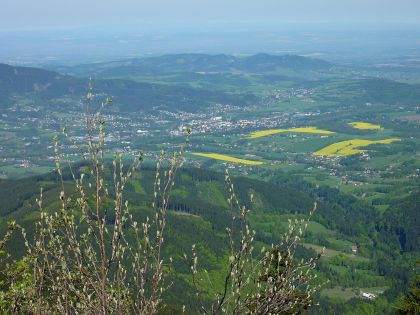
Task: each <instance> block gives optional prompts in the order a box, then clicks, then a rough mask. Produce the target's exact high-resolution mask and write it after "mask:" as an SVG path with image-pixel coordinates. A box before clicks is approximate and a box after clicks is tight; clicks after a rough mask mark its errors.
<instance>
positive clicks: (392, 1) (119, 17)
mask: <svg viewBox="0 0 420 315" xmlns="http://www.w3.org/2000/svg"><path fill="white" fill-rule="evenodd" d="M261 21H265V22H267V21H272V22H283V23H288V22H293V23H303V22H305V23H318V22H322V23H330V22H333V23H337V22H341V23H354V24H357V23H420V22H419V21H420V1H419V0H398V1H397V0H71V1H70V0H1V1H0V30H38V29H57V28H78V27H89V26H97V27H101V26H108V27H119V26H124V25H130V24H133V25H135V24H149V25H154V26H155V27H156V28H159V27H168V28H171V27H172V26H176V25H181V24H189V25H200V24H206V23H207V24H209V23H226V22H229V23H238V24H240V23H251V24H252V23H255V24H258V23H260V22H261Z"/></svg>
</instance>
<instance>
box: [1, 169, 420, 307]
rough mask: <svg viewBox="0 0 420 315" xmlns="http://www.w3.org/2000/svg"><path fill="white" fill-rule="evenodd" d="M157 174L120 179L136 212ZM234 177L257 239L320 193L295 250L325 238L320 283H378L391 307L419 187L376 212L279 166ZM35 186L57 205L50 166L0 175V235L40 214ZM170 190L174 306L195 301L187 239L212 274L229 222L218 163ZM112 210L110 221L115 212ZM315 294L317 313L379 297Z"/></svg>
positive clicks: (412, 237)
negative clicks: (267, 176)
mask: <svg viewBox="0 0 420 315" xmlns="http://www.w3.org/2000/svg"><path fill="white" fill-rule="evenodd" d="M64 176H65V187H66V189H67V190H68V191H71V190H72V189H74V188H73V187H74V186H73V184H72V181H71V180H70V175H69V174H66V173H64ZM154 178H155V170H154V169H152V168H146V169H143V170H141V171H140V172H139V173H138V174H137V175H136V176H135V177H134V178H133V180H131V181H130V182H129V184H128V185H127V187H126V190H125V194H124V195H125V197H126V198H127V199H128V200H129V204H130V205H131V212H132V213H133V215H134V216H135V217H136V218H137V219H138V220H144V219H145V217H146V216H150V215H153V210H151V207H150V205H151V196H152V195H153V181H154ZM233 183H234V187H235V191H236V193H237V195H238V197H239V199H240V201H241V203H243V204H245V205H247V206H248V207H250V209H251V212H250V215H249V221H250V224H251V227H252V228H253V229H255V230H256V232H257V234H256V239H257V241H258V244H261V245H263V244H266V245H270V244H272V243H275V242H277V241H279V239H280V235H281V234H282V233H284V231H285V229H286V228H287V220H288V219H295V218H305V217H307V216H308V214H309V211H310V209H311V208H312V206H313V203H314V202H315V201H317V203H318V208H317V210H316V212H315V215H314V216H313V218H312V219H311V221H310V222H309V227H308V231H307V233H306V237H305V240H304V243H303V246H301V247H300V249H299V253H298V256H301V257H308V256H310V255H315V252H313V250H315V251H318V250H319V249H320V248H322V247H323V246H325V247H326V254H325V256H323V257H322V258H321V261H320V263H319V265H318V267H317V268H318V271H319V275H320V277H321V279H322V280H326V279H329V281H330V282H329V283H328V284H327V285H326V286H325V288H324V290H326V291H325V292H330V291H328V290H335V289H334V288H336V287H337V286H340V287H345V288H371V287H378V288H385V289H383V290H386V291H385V293H384V295H383V298H381V299H380V302H381V303H382V304H384V303H385V304H384V305H385V306H386V307H388V306H387V305H388V304H386V303H390V302H391V301H394V300H395V299H396V297H397V296H398V294H399V293H400V292H401V291H402V290H403V289H404V285H405V284H407V279H408V278H409V274H410V272H412V270H413V264H414V258H413V257H415V255H413V253H415V251H416V250H418V243H419V242H418V240H419V231H418V229H417V228H416V226H417V224H418V222H419V213H420V211H419V209H418V204H417V203H416V201H417V200H418V198H419V194H420V193H419V192H418V191H417V192H412V193H411V194H410V195H409V196H408V197H403V198H401V200H399V201H398V202H395V204H394V205H393V206H391V207H390V208H389V209H388V210H386V211H385V212H384V213H383V214H381V213H380V212H378V211H377V210H375V208H373V207H371V206H369V205H367V204H365V203H364V202H362V201H360V200H358V199H356V198H354V197H352V196H349V195H345V194H343V193H341V192H339V191H338V190H337V189H332V188H327V187H317V186H315V185H312V184H308V183H306V182H303V181H301V180H299V179H297V178H294V177H291V176H290V175H288V176H286V175H278V176H276V179H275V180H272V181H271V182H265V181H260V180H255V179H251V178H243V177H238V178H234V179H233ZM41 186H42V187H43V188H44V204H45V206H46V209H47V210H48V211H54V210H55V209H56V207H58V206H59V198H58V194H59V189H58V188H57V176H56V174H54V173H51V174H47V175H42V176H37V177H31V178H24V179H20V180H0V194H1V195H0V198H1V200H2V203H1V205H0V235H3V233H4V229H5V227H6V222H7V221H9V220H12V219H14V220H17V221H18V222H19V223H21V224H22V225H23V226H24V227H25V228H26V229H27V230H28V233H29V235H30V234H31V231H32V230H33V228H34V223H35V220H36V219H37V217H38V214H37V210H36V207H35V198H36V197H37V196H38V195H39V189H40V187H41ZM251 194H253V196H254V202H252V203H250V201H249V200H250V195H251ZM172 195H173V196H172V198H171V199H170V206H169V209H170V212H169V217H168V228H167V230H166V231H167V232H166V233H167V234H166V244H167V245H166V247H165V255H166V256H171V257H174V259H175V260H174V269H173V272H172V274H171V277H172V279H173V280H174V283H175V285H174V288H173V289H171V290H169V291H168V295H167V296H166V298H165V299H166V300H165V302H166V303H169V304H173V305H174V307H175V308H176V307H180V305H182V304H185V305H191V304H193V303H194V300H193V297H191V296H185V295H182V294H181V292H188V288H189V287H190V286H191V283H190V282H189V280H188V268H186V266H185V264H184V263H183V262H182V258H181V257H182V255H183V253H185V252H188V251H189V250H190V248H191V246H192V244H197V248H198V249H199V252H200V251H201V255H202V261H204V264H205V267H206V268H207V269H208V270H210V272H211V273H212V274H213V275H214V276H215V277H216V279H219V278H218V277H220V276H221V274H222V272H223V262H224V259H226V255H227V246H228V245H227V244H228V241H227V238H226V234H225V228H226V227H227V226H229V225H230V222H231V219H230V215H231V214H230V212H229V207H228V204H227V202H226V198H227V193H226V185H225V183H224V176H223V175H222V174H219V173H217V172H212V171H206V170H203V169H196V168H186V169H184V170H182V171H181V172H180V173H178V176H177V178H176V180H175V187H174V190H173V194H172ZM103 206H104V211H106V209H107V207H108V206H109V209H112V207H113V204H112V203H109V204H107V201H106V200H105V201H104V204H103ZM110 213H111V211H110ZM109 220H111V221H112V217H110V218H109ZM111 221H110V222H111ZM174 244H176V246H174ZM352 246H353V247H354V246H357V249H358V253H357V255H354V254H352V252H351V248H352ZM11 247H12V248H14V253H15V254H18V253H19V250H18V249H17V248H19V246H18V245H17V244H13V243H12V244H11ZM323 292H324V291H323ZM388 299H389V300H388ZM320 301H321V306H320V308H318V309H314V313H316V314H323V313H326V314H328V313H331V311H332V309H333V310H335V311H336V312H338V311H339V312H344V311H345V310H349V311H351V310H352V308H354V307H359V306H360V305H362V304H369V303H376V302H368V301H364V300H361V299H360V298H359V297H357V296H356V295H355V296H354V298H353V299H352V300H351V301H349V302H347V303H344V304H343V303H340V302H337V301H335V302H334V301H331V300H329V299H328V294H324V293H322V292H321V296H320ZM378 301H379V300H378ZM387 301H388V302H387ZM384 305H382V306H381V305H379V306H377V308H376V309H380V308H381V307H384ZM324 306H325V307H324ZM378 307H379V308H378Z"/></svg>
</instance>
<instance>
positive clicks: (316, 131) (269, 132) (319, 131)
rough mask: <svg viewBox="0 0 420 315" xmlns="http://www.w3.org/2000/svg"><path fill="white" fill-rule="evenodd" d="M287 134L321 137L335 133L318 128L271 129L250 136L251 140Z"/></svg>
mask: <svg viewBox="0 0 420 315" xmlns="http://www.w3.org/2000/svg"><path fill="white" fill-rule="evenodd" d="M285 132H297V133H313V134H321V135H329V134H333V133H335V132H333V131H329V130H322V129H317V128H316V127H303V128H289V129H271V130H261V131H256V132H252V133H251V134H250V135H249V138H251V139H255V138H261V137H266V136H269V135H274V134H277V133H285Z"/></svg>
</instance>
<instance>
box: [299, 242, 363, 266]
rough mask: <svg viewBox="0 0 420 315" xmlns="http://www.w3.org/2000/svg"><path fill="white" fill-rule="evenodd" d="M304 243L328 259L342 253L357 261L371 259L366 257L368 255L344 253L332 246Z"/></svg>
mask: <svg viewBox="0 0 420 315" xmlns="http://www.w3.org/2000/svg"><path fill="white" fill-rule="evenodd" d="M302 245H303V246H304V247H306V248H308V249H312V250H313V251H315V252H316V253H318V254H321V255H322V257H325V258H327V259H328V258H332V257H335V256H338V255H342V256H345V257H347V258H350V259H352V260H355V261H360V262H367V261H369V259H368V258H366V257H362V256H358V255H352V254H347V253H343V252H341V251H338V250H335V249H330V248H325V247H323V246H319V245H314V244H309V243H302Z"/></svg>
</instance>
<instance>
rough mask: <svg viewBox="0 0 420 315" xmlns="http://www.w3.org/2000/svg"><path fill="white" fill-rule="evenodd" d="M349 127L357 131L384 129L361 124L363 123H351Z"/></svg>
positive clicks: (369, 124) (364, 123)
mask: <svg viewBox="0 0 420 315" xmlns="http://www.w3.org/2000/svg"><path fill="white" fill-rule="evenodd" d="M349 125H351V126H352V127H353V128H355V129H361V130H380V129H383V128H382V127H381V126H379V125H374V124H371V123H367V122H361V121H353V122H350V123H349Z"/></svg>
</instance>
